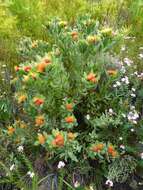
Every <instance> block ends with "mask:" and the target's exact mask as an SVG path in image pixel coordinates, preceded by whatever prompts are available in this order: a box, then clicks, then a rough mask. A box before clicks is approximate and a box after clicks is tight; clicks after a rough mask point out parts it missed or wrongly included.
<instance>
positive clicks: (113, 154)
mask: <svg viewBox="0 0 143 190" xmlns="http://www.w3.org/2000/svg"><path fill="white" fill-rule="evenodd" d="M111 155H112V157H113V158H116V157H117V156H118V153H117V151H115V150H114V151H113V152H112V154H111Z"/></svg>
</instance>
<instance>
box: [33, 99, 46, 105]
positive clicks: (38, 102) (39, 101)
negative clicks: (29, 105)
mask: <svg viewBox="0 0 143 190" xmlns="http://www.w3.org/2000/svg"><path fill="white" fill-rule="evenodd" d="M43 103H44V100H43V99H42V98H34V104H35V105H36V106H40V105H42V104H43Z"/></svg>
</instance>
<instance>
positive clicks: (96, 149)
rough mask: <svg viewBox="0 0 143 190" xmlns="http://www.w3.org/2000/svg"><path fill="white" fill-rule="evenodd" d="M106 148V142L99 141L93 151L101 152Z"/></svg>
mask: <svg viewBox="0 0 143 190" xmlns="http://www.w3.org/2000/svg"><path fill="white" fill-rule="evenodd" d="M103 148H104V144H102V143H99V144H97V145H95V146H93V147H92V151H93V152H100V151H101V150H102V149H103Z"/></svg>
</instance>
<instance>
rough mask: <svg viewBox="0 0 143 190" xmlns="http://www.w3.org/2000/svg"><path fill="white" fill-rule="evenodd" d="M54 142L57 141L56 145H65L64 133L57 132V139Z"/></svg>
mask: <svg viewBox="0 0 143 190" xmlns="http://www.w3.org/2000/svg"><path fill="white" fill-rule="evenodd" d="M54 142H55V145H56V146H59V147H60V146H64V137H63V135H62V134H60V133H59V134H57V135H56V137H55V140H54Z"/></svg>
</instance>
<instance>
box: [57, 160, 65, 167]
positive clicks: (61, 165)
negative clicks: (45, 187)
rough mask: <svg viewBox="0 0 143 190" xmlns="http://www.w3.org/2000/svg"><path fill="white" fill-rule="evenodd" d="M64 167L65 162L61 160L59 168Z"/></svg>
mask: <svg viewBox="0 0 143 190" xmlns="http://www.w3.org/2000/svg"><path fill="white" fill-rule="evenodd" d="M64 167H65V163H64V162H63V161H60V162H59V163H58V169H60V168H64Z"/></svg>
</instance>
